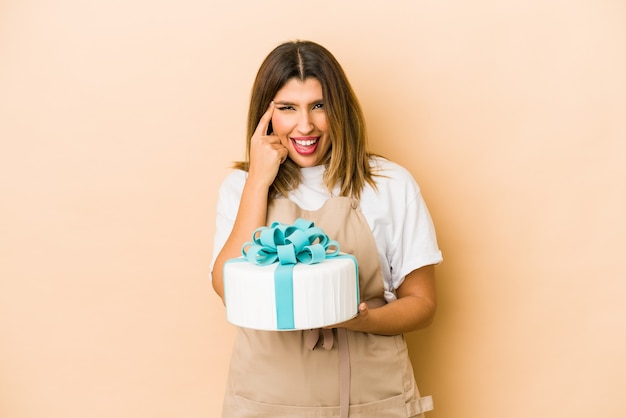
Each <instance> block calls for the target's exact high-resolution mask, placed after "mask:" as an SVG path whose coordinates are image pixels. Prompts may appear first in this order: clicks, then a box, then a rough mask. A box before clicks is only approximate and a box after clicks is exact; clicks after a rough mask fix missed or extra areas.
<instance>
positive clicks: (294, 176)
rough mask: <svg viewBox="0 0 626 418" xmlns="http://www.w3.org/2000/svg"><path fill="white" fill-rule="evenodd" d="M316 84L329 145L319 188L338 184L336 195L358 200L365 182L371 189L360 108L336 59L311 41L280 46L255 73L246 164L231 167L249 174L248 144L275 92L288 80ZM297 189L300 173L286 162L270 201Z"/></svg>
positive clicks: (368, 155)
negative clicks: (323, 110)
mask: <svg viewBox="0 0 626 418" xmlns="http://www.w3.org/2000/svg"><path fill="white" fill-rule="evenodd" d="M293 78H296V79H298V80H301V81H304V80H306V79H307V78H315V79H317V80H318V81H319V82H320V84H321V86H322V95H323V99H324V109H325V111H326V119H327V123H328V135H329V138H330V141H331V148H330V150H329V155H328V156H327V157H326V159H325V160H324V164H325V165H326V171H325V174H324V184H325V186H326V187H327V188H328V190H329V191H332V190H333V188H334V187H335V186H336V185H339V186H340V188H339V190H340V192H339V194H340V196H350V197H355V198H357V199H358V198H359V197H360V195H361V190H362V189H363V187H364V186H365V183H369V184H370V185H372V186H373V187H375V183H374V180H373V178H372V171H371V169H370V165H369V157H370V154H369V152H368V151H367V148H366V146H367V133H366V129H365V119H364V117H363V112H362V110H361V106H360V105H359V102H358V100H357V98H356V96H355V94H354V91H353V90H352V87H351V86H350V83H349V82H348V79H347V77H346V75H345V73H344V71H343V69H342V68H341V66H340V65H339V62H337V60H336V59H335V57H334V56H333V55H332V54H331V53H330V52H329V51H328V50H327V49H326V48H324V47H323V46H321V45H319V44H316V43H314V42H310V41H293V42H285V43H283V44H281V45H279V46H277V47H276V48H275V49H274V50H273V51H272V52H270V54H269V55H268V56H267V57H266V58H265V60H264V61H263V63H262V64H261V67H260V68H259V71H258V73H257V76H256V79H255V81H254V85H253V87H252V94H251V98H250V108H249V110H248V130H247V135H248V136H247V142H246V161H245V162H237V163H235V165H234V167H235V168H239V169H242V170H246V171H247V170H248V165H249V161H250V139H251V137H252V135H253V133H254V131H255V129H256V127H257V125H258V123H259V120H260V119H261V116H262V115H263V113H265V111H266V110H267V106H268V105H269V103H270V101H272V100H273V99H274V96H275V95H276V93H277V92H278V91H279V90H280V89H281V88H282V87H283V86H284V85H285V84H286V83H287V82H288V81H289V80H291V79H293ZM298 184H300V169H299V167H298V165H297V164H296V163H294V162H293V161H292V160H291V159H289V158H287V160H286V161H285V162H284V163H283V164H282V165H281V167H280V169H279V171H278V174H277V175H276V178H275V179H274V183H273V184H272V186H271V188H270V193H269V197H270V198H271V197H276V196H280V195H282V196H286V195H287V193H288V192H289V191H290V190H293V189H295V188H296V187H298Z"/></svg>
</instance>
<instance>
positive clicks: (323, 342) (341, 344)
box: [304, 298, 387, 418]
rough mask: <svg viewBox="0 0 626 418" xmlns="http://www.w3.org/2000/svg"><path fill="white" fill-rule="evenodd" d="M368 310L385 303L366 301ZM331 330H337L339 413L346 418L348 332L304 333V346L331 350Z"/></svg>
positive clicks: (348, 384)
mask: <svg viewBox="0 0 626 418" xmlns="http://www.w3.org/2000/svg"><path fill="white" fill-rule="evenodd" d="M366 303H367V306H368V307H369V308H378V307H380V306H383V305H384V304H385V303H387V302H386V301H385V300H384V299H382V298H376V299H371V300H368V301H366ZM333 330H337V349H338V350H339V411H340V415H339V416H340V417H341V418H348V413H349V412H350V348H349V346H348V330H346V329H345V328H333V329H327V328H316V329H310V330H307V331H305V333H304V344H305V345H306V347H307V348H308V349H309V350H315V348H317V347H323V348H324V350H331V349H332V348H333V345H334V343H335V336H334V334H333Z"/></svg>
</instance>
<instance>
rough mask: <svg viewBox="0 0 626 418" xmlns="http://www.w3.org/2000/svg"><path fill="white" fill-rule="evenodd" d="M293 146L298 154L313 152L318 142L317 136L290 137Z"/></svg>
mask: <svg viewBox="0 0 626 418" xmlns="http://www.w3.org/2000/svg"><path fill="white" fill-rule="evenodd" d="M290 139H291V143H292V144H293V147H294V148H295V150H296V152H297V153H298V154H302V155H309V154H313V153H314V152H315V150H316V149H317V145H318V143H319V140H320V137H319V136H307V137H298V138H294V137H292V138H290Z"/></svg>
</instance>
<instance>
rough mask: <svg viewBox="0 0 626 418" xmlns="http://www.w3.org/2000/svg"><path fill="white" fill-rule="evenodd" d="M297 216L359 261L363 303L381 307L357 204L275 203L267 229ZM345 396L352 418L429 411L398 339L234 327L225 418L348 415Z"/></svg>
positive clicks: (402, 417) (341, 200) (371, 245)
mask: <svg viewBox="0 0 626 418" xmlns="http://www.w3.org/2000/svg"><path fill="white" fill-rule="evenodd" d="M297 218H304V219H307V220H311V221H313V222H314V223H315V226H318V227H320V228H322V229H323V230H324V232H325V233H326V235H328V236H329V237H330V238H331V239H334V240H336V241H338V242H339V244H340V246H341V251H342V252H345V253H350V254H353V255H354V256H355V257H356V259H357V261H358V264H359V281H360V284H359V286H360V294H361V300H362V301H365V302H367V303H368V305H370V306H380V304H381V303H384V299H383V279H382V274H381V267H380V262H379V260H378V252H377V250H376V245H375V242H374V237H373V235H372V233H371V231H370V228H369V226H368V224H367V222H366V220H365V217H364V216H363V214H362V213H361V211H360V209H359V207H358V202H357V201H355V200H353V199H350V198H347V197H334V198H330V199H328V200H327V201H326V203H325V204H324V206H323V207H322V208H321V209H319V210H317V211H306V210H303V209H301V208H299V207H298V206H296V205H295V204H294V203H293V202H291V201H289V200H287V199H275V200H273V201H272V203H271V204H270V206H269V208H268V217H267V220H268V224H271V223H272V222H274V221H279V222H282V223H288V224H292V223H293V222H294V221H295V220H296V219H297ZM329 333H330V334H331V335H328V334H329ZM324 334H326V335H324ZM318 336H319V337H320V338H319V341H318ZM346 336H347V341H345V338H346ZM329 337H330V338H329ZM311 339H313V344H311ZM316 342H317V344H316ZM340 346H341V347H340ZM340 351H343V353H345V354H347V353H348V352H349V360H347V357H346V358H345V359H344V360H343V361H340V355H341V353H340ZM346 363H347V364H346ZM346 367H348V368H349V371H348V372H347V373H348V375H346ZM346 379H348V382H349V384H348V386H349V389H347V388H346V387H344V388H343V389H342V390H341V391H340V380H344V381H345V380H346ZM340 392H341V395H340ZM348 392H349V416H350V418H365V417H368V418H386V417H388V418H406V417H423V415H422V414H423V413H424V412H426V411H429V410H431V409H432V399H431V398H430V397H429V396H428V397H423V398H420V395H419V392H418V390H417V386H416V384H415V379H414V377H413V368H412V366H411V362H410V360H409V356H408V352H407V346H406V343H405V340H404V337H403V336H402V335H393V336H383V335H374V334H367V333H363V332H353V331H349V330H345V329H339V330H337V329H333V330H332V331H330V330H325V331H324V332H318V330H314V331H256V330H251V329H246V328H239V329H238V333H237V336H236V340H235V346H234V350H233V354H232V358H231V365H230V374H229V381H228V387H227V390H226V397H225V400H224V407H223V415H222V416H223V417H224V418H252V417H255V418H256V417H258V418H278V417H340V416H342V417H345V416H347V413H348V400H347V399H348ZM340 398H341V402H342V403H343V407H340Z"/></svg>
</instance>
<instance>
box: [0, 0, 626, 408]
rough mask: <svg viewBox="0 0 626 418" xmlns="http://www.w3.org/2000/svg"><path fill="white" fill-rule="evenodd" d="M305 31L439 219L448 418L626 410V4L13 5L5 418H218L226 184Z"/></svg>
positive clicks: (435, 369)
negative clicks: (216, 248)
mask: <svg viewBox="0 0 626 418" xmlns="http://www.w3.org/2000/svg"><path fill="white" fill-rule="evenodd" d="M295 38H304V39H312V40H316V41H318V42H320V43H322V44H324V45H326V46H327V47H328V48H329V49H330V50H331V51H333V53H334V54H335V55H336V56H337V58H338V59H339V60H340V62H342V64H343V65H344V67H345V70H346V71H347V73H348V75H349V77H350V78H351V80H352V82H353V84H354V88H355V90H356V92H357V94H358V95H359V97H360V98H361V101H362V104H363V106H364V109H365V112H366V115H367V117H368V120H369V123H370V125H369V127H370V130H371V146H372V149H373V150H374V151H376V152H379V153H382V154H384V155H386V156H388V157H390V158H391V159H393V160H395V161H397V162H399V163H401V164H403V165H404V166H406V167H407V168H408V169H409V170H410V171H411V172H412V173H413V174H414V175H415V176H416V178H417V180H418V181H419V183H420V185H421V186H422V189H423V192H424V195H425V198H426V200H427V202H428V204H429V207H430V209H431V212H432V215H433V218H434V221H435V223H436V226H437V230H438V233H439V240H440V245H441V248H442V250H443V252H444V257H445V261H444V263H443V264H442V265H441V266H440V267H439V269H438V282H439V291H440V294H439V296H440V309H439V312H438V316H437V319H436V321H435V323H434V325H433V326H432V327H431V328H429V329H428V330H425V331H419V332H415V333H411V334H410V335H409V336H408V339H409V343H410V346H411V353H412V357H413V359H414V365H415V369H416V372H417V379H418V383H419V385H420V386H421V388H422V391H423V392H424V393H426V394H432V395H434V398H435V403H436V411H434V412H432V413H430V414H429V417H430V418H459V417H477V418H502V417H507V418H517V417H519V418H521V417H524V418H525V417H568V418H574V417H607V418H608V417H616V418H621V417H624V416H626V397H625V396H624V390H625V388H626V362H625V360H624V358H625V357H624V353H626V303H625V299H626V281H625V280H624V279H625V278H626V266H625V263H624V261H625V259H624V249H625V244H624V238H625V235H626V222H625V220H624V213H626V186H625V184H624V179H625V178H626V164H625V163H624V161H625V157H626V128H625V120H626V105H625V104H626V100H625V97H626V5H625V4H624V2H622V1H619V0H598V1H557V0H527V1H509V2H503V1H493V0H492V1H488V0H476V1H471V2H466V1H451V0H442V1H384V2H383V1H371V2H369V1H368V2H366V1H361V0H349V1H330V0H320V1H317V2H312V3H311V2H284V1H261V2H253V1H244V0H237V1H228V2H227V1H206V0H205V1H200V0H189V1H173V0H162V1H148V0H130V1H121V0H112V1H111V0H107V1H105V0H93V1H82V0H56V1H48V0H2V1H0V139H1V152H0V187H1V190H0V192H1V195H0V196H1V197H0V199H1V201H0V231H1V232H0V234H1V235H0V236H1V243H0V257H1V260H0V278H1V282H0V416H1V417H2V418H35V417H37V418H40V417H41V418H44V417H45V418H85V417H90V418H101V417H102V418H105V417H106V418H110V417H117V418H144V417H145V418H159V417H163V418H165V417H168V418H169V417H190V418H193V417H198V418H199V417H216V416H218V414H219V411H220V408H221V406H220V404H221V399H222V393H223V390H224V385H225V377H226V370H227V363H228V358H229V352H230V347H231V342H232V337H233V333H234V329H233V327H232V326H230V325H228V324H227V323H226V322H225V319H224V312H223V308H222V306H221V304H220V301H219V299H218V298H217V297H216V296H215V295H214V294H213V293H212V290H211V288H210V283H209V280H208V273H209V271H208V269H209V263H210V254H211V250H212V248H211V245H212V241H211V240H212V233H213V229H214V205H215V200H216V192H217V187H218V185H219V183H220V182H221V180H222V178H223V177H224V175H225V174H226V173H227V171H228V166H229V164H230V162H231V161H232V160H236V159H240V158H241V157H242V156H243V149H244V147H243V144H244V132H245V129H244V125H245V117H246V110H247V100H248V94H249V91H250V87H251V85H252V80H253V77H254V74H255V72H256V69H257V67H258V65H259V64H260V62H261V60H262V59H263V57H264V56H265V55H266V54H267V53H268V52H269V50H270V49H271V48H273V47H274V46H275V45H276V44H278V43H279V42H282V41H284V40H290V39H295Z"/></svg>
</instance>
